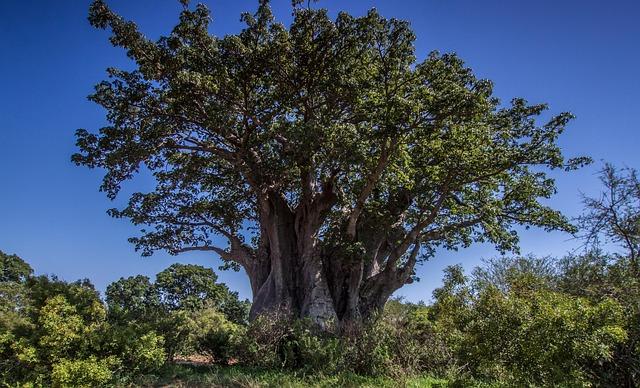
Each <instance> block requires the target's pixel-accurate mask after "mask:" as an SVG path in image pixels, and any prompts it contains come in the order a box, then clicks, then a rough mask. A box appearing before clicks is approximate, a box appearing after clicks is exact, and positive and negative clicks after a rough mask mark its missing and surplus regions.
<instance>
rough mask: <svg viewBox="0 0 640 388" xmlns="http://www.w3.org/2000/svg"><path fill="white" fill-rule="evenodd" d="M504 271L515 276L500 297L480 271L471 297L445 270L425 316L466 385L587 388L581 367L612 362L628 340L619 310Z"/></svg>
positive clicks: (525, 273) (456, 273)
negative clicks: (462, 369)
mask: <svg viewBox="0 0 640 388" xmlns="http://www.w3.org/2000/svg"><path fill="white" fill-rule="evenodd" d="M518 260H521V259H516V260H515V262H516V263H517V261H518ZM532 260H533V259H532ZM534 262H535V261H534ZM495 263H499V264H498V268H503V265H502V264H504V263H503V262H496V261H494V264H495ZM511 268H522V271H521V272H520V273H516V271H515V270H514V271H511V276H509V277H508V279H509V283H508V284H507V285H506V286H507V287H506V291H503V290H501V289H499V288H498V286H500V285H501V284H500V283H498V284H495V285H494V284H487V283H486V282H485V280H486V277H485V276H484V274H485V273H486V272H479V271H476V273H480V274H482V276H483V277H482V279H480V280H482V281H476V282H474V283H475V284H480V285H481V287H480V288H478V289H475V290H474V289H471V288H470V287H469V286H468V284H467V281H466V279H465V278H464V277H463V276H461V273H460V269H459V268H450V269H449V270H448V271H449V274H450V275H449V276H448V277H447V279H449V281H445V285H444V287H443V288H442V289H439V290H437V291H436V292H435V293H434V296H435V297H436V301H435V303H434V305H433V307H431V308H430V310H429V314H430V319H431V320H432V321H433V322H434V327H435V330H436V332H439V333H441V335H442V338H443V339H444V340H445V341H446V342H447V343H448V344H449V345H450V347H451V348H452V349H453V351H454V352H455V354H456V357H457V359H458V363H459V364H460V365H464V366H465V370H466V372H467V373H468V374H469V376H471V377H473V378H476V379H481V380H484V381H488V382H491V381H497V382H501V384H507V385H515V386H539V385H542V386H549V385H576V384H578V385H583V384H587V383H588V382H589V381H590V379H592V376H591V375H590V374H589V373H588V369H587V366H589V365H592V364H598V363H604V362H607V361H609V360H611V359H612V357H613V354H614V351H615V349H616V346H617V345H619V344H621V343H623V342H624V341H625V340H626V339H627V332H626V330H625V328H624V327H625V317H624V312H623V308H622V306H621V305H620V304H619V303H617V302H615V301H613V300H611V299H604V300H602V301H600V302H597V303H595V302H591V301H589V300H587V299H585V298H580V297H575V296H571V295H569V294H565V293H561V292H558V291H554V290H551V289H549V288H545V287H543V286H542V285H544V284H545V282H544V281H543V280H541V279H536V277H535V275H533V274H532V272H531V271H530V270H529V268H531V267H530V266H528V265H521V264H514V266H512V267H511ZM490 270H491V269H490ZM476 280H477V279H476Z"/></svg>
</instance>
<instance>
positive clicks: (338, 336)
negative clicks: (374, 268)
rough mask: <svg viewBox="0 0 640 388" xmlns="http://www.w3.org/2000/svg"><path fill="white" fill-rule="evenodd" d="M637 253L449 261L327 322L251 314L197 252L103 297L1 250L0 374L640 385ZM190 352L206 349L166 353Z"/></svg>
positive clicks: (170, 380) (29, 382)
mask: <svg viewBox="0 0 640 388" xmlns="http://www.w3.org/2000/svg"><path fill="white" fill-rule="evenodd" d="M630 268H631V267H630V266H629V264H628V261H626V260H624V258H621V257H618V258H616V257H607V256H605V255H603V254H602V253H600V252H597V251H593V252H590V253H588V254H586V255H583V256H573V257H568V258H565V259H563V260H561V261H559V262H556V261H552V260H551V259H543V258H535V257H521V258H500V259H495V260H491V261H488V262H486V263H485V266H483V267H481V268H477V269H476V270H475V271H474V272H473V273H472V275H471V276H465V274H464V273H463V271H462V269H461V267H459V266H453V267H449V268H448V269H447V270H446V271H445V277H444V284H443V286H442V287H441V288H439V289H437V290H436V291H435V292H434V298H433V303H431V304H430V305H425V304H412V303H406V302H403V301H401V300H392V301H390V302H389V303H387V306H386V308H385V311H384V312H383V313H382V314H381V315H380V316H379V317H378V318H377V319H376V320H375V321H372V322H368V323H364V324H357V323H343V324H341V325H337V324H336V325H329V326H328V327H324V328H322V329H321V328H319V327H317V326H315V325H314V324H313V323H311V322H309V321H304V320H294V319H291V318H290V315H289V314H287V313H286V311H278V312H273V313H271V314H267V315H263V316H260V317H259V318H257V319H256V320H254V321H252V322H248V321H247V320H246V316H247V312H246V308H247V306H246V304H245V303H243V302H240V301H238V299H237V297H236V295H235V294H233V293H230V292H229V291H228V289H227V288H226V287H225V286H223V285H221V284H218V283H215V281H214V280H212V279H215V277H214V276H212V274H211V273H210V272H208V271H209V270H205V269H204V268H201V267H196V266H183V265H174V266H172V267H170V268H169V269H167V270H166V271H164V272H163V273H161V274H160V275H159V276H158V277H157V279H156V282H154V283H152V282H150V281H149V279H146V278H144V277H134V278H129V279H121V280H120V281H118V282H116V283H114V284H112V285H111V286H109V288H108V289H107V292H106V298H105V301H102V300H101V299H100V297H99V294H98V293H97V292H96V291H95V289H94V288H93V286H92V285H91V283H90V282H89V281H87V280H84V281H78V282H73V283H67V282H64V281H61V280H59V279H56V278H49V277H44V276H38V277H34V276H32V275H31V268H30V267H29V266H28V264H26V263H25V262H23V261H22V260H21V259H20V258H18V257H17V256H9V255H5V254H2V274H3V275H2V276H3V278H2V283H1V287H2V288H1V292H0V297H1V298H2V311H1V313H0V329H1V332H0V355H1V356H2V357H1V360H0V376H1V378H2V382H3V384H4V385H5V386H104V385H115V386H138V385H142V386H160V385H166V384H172V385H174V386H198V385H200V386H201V385H211V386H238V387H259V386H291V387H297V386H318V387H323V386H416V387H418V386H419V387H422V386H424V387H428V386H489V385H498V386H503V385H509V386H552V385H555V386H601V385H608V386H614V385H615V386H624V385H628V386H633V384H637V379H638V375H637V370H638V369H637V368H638V365H639V364H638V359H639V358H638V354H639V352H638V346H637V343H638V342H637V339H638V330H637V322H638V311H637V303H636V302H637V301H638V300H639V299H638V283H637V281H636V280H635V279H636V278H635V277H634V276H633V273H632V271H631V270H630ZM207 278H208V279H210V280H209V281H205V280H206V279H207ZM594 279H597V281H596V280H594ZM194 354H198V355H201V356H204V357H205V358H206V359H207V360H209V363H210V364H209V365H200V366H195V365H176V364H175V363H174V362H173V361H172V360H173V359H174V357H175V356H176V355H183V356H184V355H194ZM228 364H233V365H228ZM425 376H429V377H425Z"/></svg>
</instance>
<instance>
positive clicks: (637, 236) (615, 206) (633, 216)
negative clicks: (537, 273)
mask: <svg viewBox="0 0 640 388" xmlns="http://www.w3.org/2000/svg"><path fill="white" fill-rule="evenodd" d="M600 180H601V181H602V184H603V186H604V190H603V192H602V193H601V194H600V196H599V197H587V196H585V197H584V198H583V203H584V206H585V209H586V212H585V214H584V215H582V216H581V217H579V218H578V221H579V222H580V227H581V230H582V231H583V232H584V233H583V235H582V237H583V238H584V239H585V240H586V242H587V244H590V245H591V244H594V243H597V242H598V240H599V239H602V238H604V240H605V241H608V242H612V243H614V244H618V245H621V246H622V247H623V248H624V249H625V253H624V255H623V256H626V257H627V258H628V259H629V261H630V263H631V265H632V267H633V269H634V271H635V272H636V275H638V276H640V264H639V263H638V260H639V256H640V181H639V180H638V173H637V171H636V170H634V169H631V168H625V169H622V170H618V169H616V168H615V167H614V166H613V165H611V164H607V165H605V167H604V169H603V170H602V171H601V173H600Z"/></svg>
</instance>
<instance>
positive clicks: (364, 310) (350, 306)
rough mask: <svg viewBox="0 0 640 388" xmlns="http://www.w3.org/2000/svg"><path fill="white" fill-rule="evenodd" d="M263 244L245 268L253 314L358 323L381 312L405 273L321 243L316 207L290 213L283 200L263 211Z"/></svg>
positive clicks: (369, 257) (268, 204)
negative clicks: (285, 314) (278, 313)
mask: <svg viewBox="0 0 640 388" xmlns="http://www.w3.org/2000/svg"><path fill="white" fill-rule="evenodd" d="M260 221H261V222H260V225H261V243H260V245H259V247H258V252H257V258H256V260H255V261H254V262H253V264H252V267H250V268H247V272H248V275H249V277H250V280H251V287H252V291H253V304H252V307H251V314H250V315H251V318H255V317H256V316H257V315H259V314H261V313H263V312H266V311H272V310H276V309H287V310H288V311H290V312H291V313H292V314H294V315H295V316H296V317H299V318H310V319H311V320H313V321H314V322H316V323H318V324H320V325H326V324H328V323H329V322H331V321H333V322H344V321H360V320H362V319H366V318H369V317H370V316H372V315H373V314H375V313H376V312H378V311H380V310H381V309H382V308H383V307H384V304H385V303H386V301H387V300H388V298H389V297H390V296H391V294H392V293H393V292H394V291H395V290H396V289H398V288H399V287H401V286H402V285H403V284H404V283H405V282H406V281H407V277H404V276H398V274H397V273H396V272H385V271H383V270H382V268H380V266H379V265H377V263H375V258H374V257H373V256H372V255H371V252H369V254H368V255H365V256H363V257H354V256H349V255H347V254H345V253H344V252H343V251H341V250H340V249H326V247H324V248H322V247H320V246H319V239H318V230H319V226H320V223H321V221H322V214H321V213H320V212H319V211H318V210H317V207H312V206H308V207H304V206H303V207H299V208H298V209H297V210H296V211H295V212H294V211H292V210H291V209H290V208H289V206H288V204H287V202H286V201H285V200H284V199H283V198H275V199H274V198H271V199H270V200H269V201H265V203H263V206H262V209H261V220H260Z"/></svg>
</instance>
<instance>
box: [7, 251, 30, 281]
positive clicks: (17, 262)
mask: <svg viewBox="0 0 640 388" xmlns="http://www.w3.org/2000/svg"><path fill="white" fill-rule="evenodd" d="M32 273H33V269H32V268H31V266H30V265H29V264H27V263H26V262H25V261H24V260H22V259H21V258H20V257H18V256H17V255H8V254H6V253H4V252H2V251H0V282H24V281H25V280H26V279H27V278H28V277H29V276H31V274H32Z"/></svg>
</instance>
